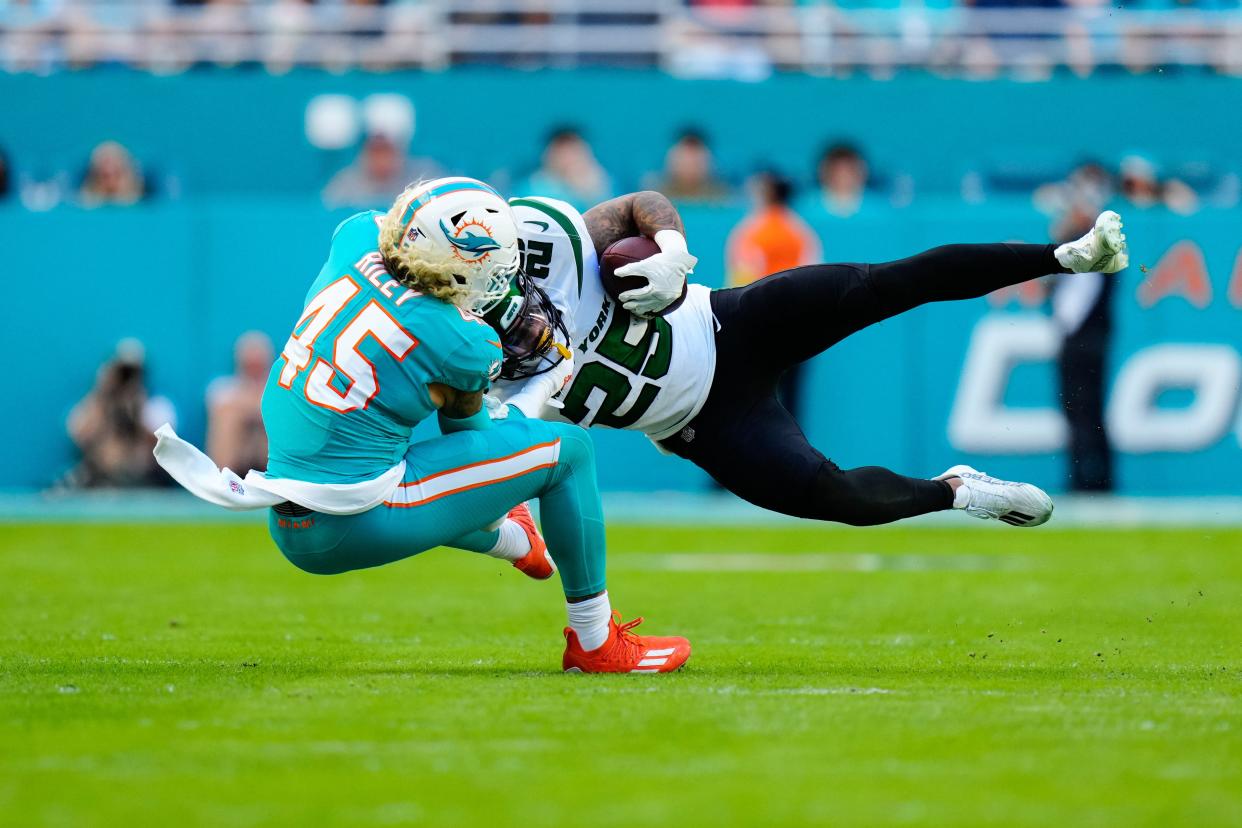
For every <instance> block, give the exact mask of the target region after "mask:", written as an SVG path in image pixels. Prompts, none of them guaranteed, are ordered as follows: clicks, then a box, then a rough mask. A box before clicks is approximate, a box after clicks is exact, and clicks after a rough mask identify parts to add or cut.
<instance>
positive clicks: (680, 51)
mask: <svg viewBox="0 0 1242 828" xmlns="http://www.w3.org/2000/svg"><path fill="white" fill-rule="evenodd" d="M480 63H481V64H489V65H508V66H517V67H523V68H534V67H546V66H554V67H561V68H573V67H579V66H600V65H605V66H633V67H660V68H663V69H665V70H668V71H670V72H672V73H674V74H678V75H684V76H691V77H737V78H747V79H759V78H762V77H765V76H767V75H768V74H770V73H771V72H773V71H776V70H796V71H805V72H810V73H817V74H833V73H841V72H848V71H853V70H856V69H862V70H867V71H869V72H871V73H874V74H880V75H883V74H885V73H888V72H892V71H896V70H899V69H902V68H906V67H928V68H931V69H934V70H936V71H939V72H943V73H946V74H953V75H966V76H971V77H978V76H985V77H986V76H991V75H995V74H1000V73H1007V74H1016V75H1020V76H1032V77H1039V76H1042V75H1045V74H1047V73H1049V72H1051V71H1052V70H1053V69H1055V68H1057V67H1068V68H1069V69H1070V70H1072V71H1074V72H1075V73H1078V74H1088V73H1090V72H1092V71H1094V70H1096V69H1097V68H1101V67H1104V68H1119V69H1123V70H1126V71H1130V72H1143V71H1151V70H1155V69H1158V68H1162V67H1191V68H1196V69H1202V70H1207V71H1214V72H1220V73H1223V74H1231V75H1236V74H1242V10H1240V9H1237V8H1232V9H1230V8H1211V9H1208V8H1195V7H1190V8H1177V9H1174V8H1145V9H1118V8H1112V7H1111V6H1109V5H1107V4H1100V5H1094V6H1088V5H1078V6H1073V7H1068V8H1060V9H1042V8H1041V9H999V8H972V7H968V6H946V7H941V8H929V7H927V6H925V5H923V4H918V5H913V4H912V5H905V6H901V7H899V8H840V7H836V6H832V5H827V4H808V5H801V6H793V7H776V6H764V7H754V8H713V7H710V6H705V7H693V8H687V7H686V6H684V5H683V4H682V3H680V2H676V0H465V1H464V2H463V1H462V0H457V1H456V2H449V0H427V2H418V3H394V4H392V5H385V6H364V5H359V6H354V5H328V4H325V5H311V4H303V3H298V2H279V1H278V2H273V3H254V4H244V3H239V4H207V5H203V6H178V5H170V4H168V3H165V2H147V1H146V0H130V2H120V3H111V2H107V3H105V2H100V1H99V0H96V2H80V3H66V4H64V5H60V6H57V5H55V4H50V5H47V6H40V5H34V6H25V5H13V4H9V5H8V6H6V7H0V67H2V68H4V69H5V70H7V71H10V72H21V71H34V72H47V71H56V70H58V69H64V68H81V67H85V66H94V65H107V64H123V65H128V66H133V67H137V68H141V69H144V70H148V71H152V72H156V73H175V72H179V71H184V70H185V69H188V68H190V67H193V66H198V65H216V66H235V65H261V66H263V67H265V68H266V69H267V70H268V71H271V72H283V71H287V70H289V69H292V68H294V67H298V66H315V67H327V68H332V69H342V70H343V69H347V68H353V67H359V68H364V69H370V70H386V69H397V68H422V69H432V70H436V69H443V68H446V67H449V66H454V65H462V64H480Z"/></svg>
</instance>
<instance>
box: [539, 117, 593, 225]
mask: <svg viewBox="0 0 1242 828" xmlns="http://www.w3.org/2000/svg"><path fill="white" fill-rule="evenodd" d="M526 186H527V189H528V190H529V191H530V192H532V193H538V194H539V195H541V196H549V197H551V198H560V199H564V200H565V201H568V202H569V203H570V204H572V205H574V206H575V207H578V208H579V209H584V208H586V207H590V206H592V205H595V204H598V203H599V202H601V201H604V200H605V199H607V198H609V197H611V196H612V182H611V181H610V180H609V178H608V173H606V172H604V168H603V167H601V166H600V163H599V161H597V160H595V153H594V152H592V151H591V146H590V144H588V143H587V142H586V140H585V139H584V138H583V137H582V135H581V133H579V132H578V130H577V129H575V128H573V127H560V128H559V129H556V130H554V131H553V132H552V134H551V135H550V136H549V137H548V143H547V146H546V147H545V148H544V150H543V160H542V163H541V166H540V167H539V169H537V170H535V172H534V173H532V174H531V176H530V179H529V180H528V181H527V184H526Z"/></svg>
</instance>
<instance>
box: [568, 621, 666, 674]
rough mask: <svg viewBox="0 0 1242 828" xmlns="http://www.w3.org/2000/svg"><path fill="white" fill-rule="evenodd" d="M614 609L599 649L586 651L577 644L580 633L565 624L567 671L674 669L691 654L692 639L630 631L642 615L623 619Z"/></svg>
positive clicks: (650, 670)
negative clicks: (624, 620)
mask: <svg viewBox="0 0 1242 828" xmlns="http://www.w3.org/2000/svg"><path fill="white" fill-rule="evenodd" d="M620 621H621V613H619V612H616V611H615V610H614V611H613V613H612V620H611V621H609V622H608V640H607V641H605V642H604V644H603V646H601V647H599V648H598V649H595V650H591V651H589V652H588V651H586V650H583V649H582V646H581V645H580V644H578V634H577V633H575V632H574V631H573V629H572V628H570V627H566V628H565V657H564V659H562V661H561V666H562V668H564V670H565V672H566V673H671V672H673V671H674V670H678V669H681V666H682V665H683V664H685V663H686V659H688V658H690V642H689V641H687V640H686V639H684V638H679V637H677V636H658V635H636V634H635V633H633V632H631V630H633V629H634V628H635V627H637V626H638V625H639V624H641V623H643V619H642V617H641V616H640V617H638V618H635V619H634V620H633V621H627V622H625V623H624V624H621V623H620Z"/></svg>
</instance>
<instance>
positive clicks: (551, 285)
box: [498, 198, 716, 440]
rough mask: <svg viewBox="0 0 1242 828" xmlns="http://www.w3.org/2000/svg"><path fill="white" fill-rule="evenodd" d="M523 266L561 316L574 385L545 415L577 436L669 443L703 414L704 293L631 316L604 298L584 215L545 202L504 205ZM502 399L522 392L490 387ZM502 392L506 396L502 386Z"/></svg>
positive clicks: (706, 367) (712, 356)
mask: <svg viewBox="0 0 1242 828" xmlns="http://www.w3.org/2000/svg"><path fill="white" fill-rule="evenodd" d="M509 203H510V205H512V207H513V211H514V216H515V218H516V219H517V222H518V235H519V243H520V244H521V245H522V250H523V266H524V268H525V271H526V275H527V276H529V277H531V278H532V280H534V281H535V282H536V283H537V284H538V285H539V286H540V287H541V288H543V290H544V292H546V293H547V294H548V298H549V299H551V300H552V303H553V304H554V305H555V306H556V308H557V310H559V311H560V312H561V314H562V316H563V317H564V320H565V326H566V329H567V330H568V332H569V339H570V343H571V347H572V348H573V350H574V378H573V380H572V381H571V382H570V384H569V385H568V387H567V388H566V389H565V390H564V391H563V392H561V394H559V395H558V399H559V400H560V401H561V403H562V405H563V407H562V408H560V409H555V408H546V409H545V413H544V416H547V417H553V418H556V419H563V420H567V421H569V422H572V423H577V424H578V425H581V426H583V427H590V426H603V427H606V428H625V429H633V430H635V431H642V432H644V433H646V434H647V435H649V436H650V437H652V438H653V439H657V440H658V439H663V438H664V437H667V436H670V435H672V434H675V433H676V432H677V431H678V430H680V429H681V428H682V427H683V426H685V424H686V423H688V422H689V421H690V420H691V419H693V417H694V416H695V415H696V414H697V413H698V412H699V410H700V409H701V408H702V407H703V403H704V402H705V401H706V399H707V393H708V391H709V390H710V388H711V381H712V374H713V372H714V370H715V365H716V342H715V328H714V322H713V320H712V314H711V306H710V302H709V298H708V297H709V294H710V291H709V290H708V289H707V288H706V287H703V286H702V285H691V287H690V290H689V294H688V296H687V298H686V301H685V302H684V303H683V304H682V305H681V307H679V308H678V309H677V310H675V311H673V312H671V313H669V314H667V315H665V316H663V317H656V318H653V319H642V318H640V317H637V316H634V315H632V314H630V313H629V312H628V311H627V310H625V309H624V308H622V307H621V303H620V302H618V301H617V300H616V299H614V298H613V297H611V296H609V295H608V294H607V293H606V292H605V291H604V286H603V283H602V282H601V281H600V278H599V261H598V257H597V256H596V253H595V245H594V242H593V241H592V240H591V237H590V234H589V233H588V231H587V227H586V222H585V221H584V220H583V218H582V215H581V214H580V213H579V212H578V211H577V210H575V209H574V208H573V207H571V206H570V205H568V204H566V203H565V202H563V201H557V200H556V199H550V198H515V199H511V200H510V202H509ZM498 385H499V386H500V387H498V392H499V394H500V396H501V397H502V398H505V397H507V396H511V395H512V394H513V393H515V392H516V391H517V389H518V388H519V387H520V385H521V383H503V384H498ZM506 385H507V386H510V387H508V388H506V387H504V386H506Z"/></svg>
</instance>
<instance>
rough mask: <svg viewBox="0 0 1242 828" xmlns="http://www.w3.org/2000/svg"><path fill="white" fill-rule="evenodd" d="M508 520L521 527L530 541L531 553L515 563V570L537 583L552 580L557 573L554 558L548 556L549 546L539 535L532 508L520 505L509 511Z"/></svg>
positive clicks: (523, 504)
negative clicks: (531, 511) (553, 574)
mask: <svg viewBox="0 0 1242 828" xmlns="http://www.w3.org/2000/svg"><path fill="white" fill-rule="evenodd" d="M508 518H509V520H511V521H513V522H515V523H516V524H517V525H518V526H521V527H522V531H523V532H525V533H526V537H527V539H529V540H530V551H529V552H527V553H526V554H525V555H523V556H522V557H520V558H518V559H517V560H516V561H514V562H513V566H514V568H515V569H517V571H518V572H521V573H522V574H523V575H526V576H527V577H530V578H534V579H535V580H536V581H546V580H547V579H549V578H551V577H552V573H554V572H556V564H554V563H552V556H551V555H549V554H548V545H547V544H546V543H544V541H543V535H541V534H539V529H538V527H536V526H535V519H534V517H532V516H531V513H530V507H529V506H527V505H526V504H525V503H519V504H518V505H516V506H514V507H513V508H512V509H510V510H509V514H508Z"/></svg>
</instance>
